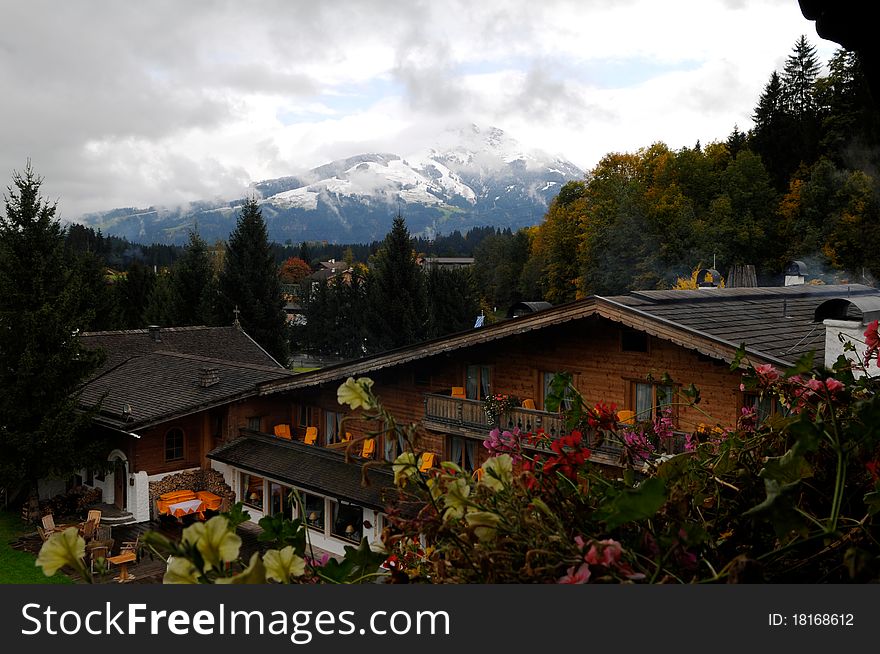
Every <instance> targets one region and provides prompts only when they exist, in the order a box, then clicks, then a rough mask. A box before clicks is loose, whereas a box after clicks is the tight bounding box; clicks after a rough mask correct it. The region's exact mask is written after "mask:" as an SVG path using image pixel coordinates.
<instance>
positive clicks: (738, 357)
mask: <svg viewBox="0 0 880 654" xmlns="http://www.w3.org/2000/svg"><path fill="white" fill-rule="evenodd" d="M745 356H746V344H745V343H741V344H740V346H739V347H738V348H736V353H735V354H734V355H733V359H732V360H731V362H730V369H731V370H739V367H740V365H742V361H743V359H744V358H745Z"/></svg>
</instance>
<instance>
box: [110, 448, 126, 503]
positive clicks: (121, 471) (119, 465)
mask: <svg viewBox="0 0 880 654" xmlns="http://www.w3.org/2000/svg"><path fill="white" fill-rule="evenodd" d="M126 468H127V466H126V464H125V459H122V458H117V459H116V460H115V461H114V462H113V504H115V505H116V507H117V508H118V509H120V510H124V509H125V505H126V503H127V499H128V495H127V493H128V484H127V483H126V480H127V479H128V472H127V470H126Z"/></svg>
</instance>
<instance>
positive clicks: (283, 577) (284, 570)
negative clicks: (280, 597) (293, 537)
mask: <svg viewBox="0 0 880 654" xmlns="http://www.w3.org/2000/svg"><path fill="white" fill-rule="evenodd" d="M263 565H265V566H266V579H274V580H275V581H280V582H281V583H282V584H287V583H290V578H291V577H302V576H303V575H304V574H305V573H306V562H305V560H304V559H303V558H302V557H299V556H297V555H296V554H295V553H294V551H293V548H292V547H291V546H290V545H288V546H287V547H285V548H284V549H282V550H269V551H268V552H266V553H265V554H264V555H263Z"/></svg>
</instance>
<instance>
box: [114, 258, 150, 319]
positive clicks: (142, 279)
mask: <svg viewBox="0 0 880 654" xmlns="http://www.w3.org/2000/svg"><path fill="white" fill-rule="evenodd" d="M155 283H156V275H154V274H153V271H152V270H150V269H149V268H147V267H146V266H144V265H143V264H142V263H141V262H140V261H137V260H135V261H133V262H132V263H131V265H130V266H129V267H128V274H127V275H126V276H125V281H123V282H122V283H120V284H119V286H118V298H119V312H120V321H121V323H122V327H123V328H124V329H143V328H144V327H146V325H147V322H146V321H145V320H144V314H145V313H146V310H147V306H148V305H149V302H150V294H151V293H152V291H153V286H154V285H155Z"/></svg>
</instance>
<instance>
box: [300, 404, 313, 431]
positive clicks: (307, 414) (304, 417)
mask: <svg viewBox="0 0 880 654" xmlns="http://www.w3.org/2000/svg"><path fill="white" fill-rule="evenodd" d="M299 426H300V427H311V426H313V425H312V407H310V406H300V407H299Z"/></svg>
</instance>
